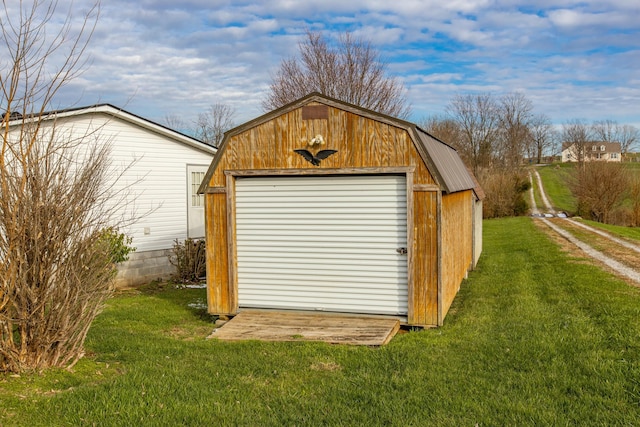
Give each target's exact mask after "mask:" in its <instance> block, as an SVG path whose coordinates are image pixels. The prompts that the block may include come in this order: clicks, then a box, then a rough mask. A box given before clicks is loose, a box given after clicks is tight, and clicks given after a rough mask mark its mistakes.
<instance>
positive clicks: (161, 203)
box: [43, 104, 216, 287]
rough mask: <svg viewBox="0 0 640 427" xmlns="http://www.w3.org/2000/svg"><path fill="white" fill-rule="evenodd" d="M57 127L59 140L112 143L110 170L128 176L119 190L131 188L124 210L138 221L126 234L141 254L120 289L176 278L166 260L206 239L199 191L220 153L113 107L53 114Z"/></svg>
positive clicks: (122, 275) (122, 273) (49, 118)
mask: <svg viewBox="0 0 640 427" xmlns="http://www.w3.org/2000/svg"><path fill="white" fill-rule="evenodd" d="M54 122H55V129H56V133H58V134H59V135H76V136H77V135H89V134H90V135H92V136H93V135H95V138H97V141H98V142H104V143H108V144H110V145H111V157H112V158H111V167H112V168H114V171H116V173H121V172H122V171H124V172H123V173H121V176H120V177H119V178H118V180H117V185H116V187H117V188H122V187H123V186H128V189H127V202H128V203H127V206H126V208H125V209H126V210H127V211H131V210H135V215H134V216H136V217H138V218H139V219H138V220H136V221H135V222H134V223H133V224H130V225H129V226H128V227H127V229H124V230H121V231H122V232H125V233H126V234H127V235H129V236H131V237H132V238H133V242H132V245H133V246H135V248H136V251H135V252H133V253H132V254H131V256H130V259H129V261H127V262H125V263H123V264H122V265H121V266H120V268H119V274H118V279H117V285H118V286H119V287H123V286H131V285H136V284H140V283H144V282H148V281H150V280H153V279H156V278H162V277H166V276H168V275H169V274H171V273H172V272H173V267H172V266H171V264H170V263H169V261H168V257H167V255H168V254H169V251H170V249H171V248H172V247H173V244H174V241H175V240H176V239H178V240H180V241H182V240H184V239H186V238H187V237H192V238H200V237H204V201H203V196H202V195H198V194H197V190H198V187H199V186H200V182H201V181H202V178H203V177H204V174H205V172H206V171H207V168H208V166H209V164H210V163H211V159H212V158H213V155H214V154H215V151H216V149H215V148H214V147H212V146H210V145H207V144H204V143H203V142H201V141H199V140H197V139H194V138H192V137H190V136H187V135H184V134H182V133H180V132H177V131H175V130H172V129H169V128H167V127H165V126H162V125H159V124H157V123H154V122H152V121H149V120H146V119H144V118H142V117H139V116H137V115H135V114H131V113H129V112H127V111H124V110H122V109H120V108H117V107H114V106H112V105H109V104H100V105H94V106H90V107H84V108H76V109H69V110H61V111H55V112H50V113H47V115H46V116H45V119H44V121H43V126H52V124H53V123H54ZM129 165H130V167H128V166H129ZM114 179H115V178H114ZM128 213H129V212H122V214H124V215H126V214H128Z"/></svg>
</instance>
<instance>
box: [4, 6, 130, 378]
mask: <svg viewBox="0 0 640 427" xmlns="http://www.w3.org/2000/svg"><path fill="white" fill-rule="evenodd" d="M3 5H4V13H3V16H2V19H0V29H1V31H2V36H3V37H2V41H1V42H0V51H1V53H2V61H1V62H0V106H1V107H2V108H3V110H4V111H5V112H4V114H2V116H1V117H0V119H1V123H0V132H1V133H2V143H1V144H2V148H1V150H2V153H0V196H1V197H0V371H12V372H20V371H25V370H41V369H44V368H47V367H51V366H60V367H64V366H71V365H73V364H74V363H75V362H76V361H77V360H79V359H80V358H81V357H82V356H83V354H84V350H83V345H84V341H85V337H86V335H87V332H88V330H89V328H90V325H91V323H92V321H93V319H94V318H95V316H96V315H97V314H98V312H99V311H100V309H101V307H102V305H103V303H104V301H105V299H106V298H107V297H108V296H109V295H110V294H111V292H112V289H113V286H112V283H113V278H114V274H115V263H114V260H115V259H116V258H114V256H116V257H118V256H119V255H118V254H114V253H113V250H114V248H113V246H112V245H111V243H110V239H109V238H106V239H105V238H104V236H105V234H104V233H105V231H104V230H105V229H109V227H115V226H117V221H116V222H114V217H115V213H116V212H120V210H119V207H120V205H119V203H120V202H122V200H124V195H123V193H122V190H117V189H116V188H115V184H114V183H115V182H117V179H118V176H111V174H112V173H114V171H113V169H111V168H110V164H109V145H108V144H105V141H103V140H101V138H99V135H98V134H99V131H87V132H84V133H82V134H74V133H73V132H63V131H61V130H60V129H59V128H58V126H57V120H56V117H55V116H54V115H51V114H47V113H45V111H46V110H47V108H48V107H49V106H50V105H51V104H52V102H53V99H54V97H55V94H56V93H57V92H58V91H59V89H60V88H61V87H62V86H64V85H65V84H66V83H68V82H69V81H70V80H71V79H73V78H74V77H75V76H77V74H78V72H80V71H81V70H80V69H79V68H81V66H82V65H83V62H82V56H83V53H84V51H85V49H86V47H87V43H88V39H89V36H90V34H91V32H92V24H94V23H95V20H97V8H94V9H92V10H91V11H89V13H88V14H87V15H85V16H84V18H83V20H81V21H80V22H81V28H80V31H79V32H76V33H73V32H72V25H71V24H72V17H71V14H70V12H69V13H68V14H67V17H66V21H65V22H64V25H62V27H61V29H60V30H59V32H57V33H55V34H51V33H49V34H46V36H45V33H46V28H47V23H48V22H50V21H52V20H53V19H54V16H56V17H57V15H56V12H55V9H56V3H55V2H53V3H49V2H47V3H41V2H40V1H37V0H36V1H33V2H24V3H23V2H20V4H19V6H18V8H17V9H16V8H14V9H9V8H8V6H7V5H6V3H4V2H3ZM16 11H17V12H16ZM0 13H1V12H0ZM14 13H18V15H19V16H15V15H13V14H14ZM115 230H116V229H115V228H111V232H112V233H116V235H117V231H115ZM121 254H122V253H120V255H121ZM125 255H126V254H125Z"/></svg>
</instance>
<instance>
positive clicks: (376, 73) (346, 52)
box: [262, 31, 410, 118]
mask: <svg viewBox="0 0 640 427" xmlns="http://www.w3.org/2000/svg"><path fill="white" fill-rule="evenodd" d="M298 48H299V53H298V56H297V57H292V58H288V59H285V60H283V61H282V62H281V64H280V68H279V69H278V71H277V72H276V74H275V75H274V76H273V77H272V82H271V85H270V87H269V93H268V94H267V97H266V99H265V100H264V101H263V103H262V106H263V108H264V109H265V110H266V111H269V110H273V109H276V108H279V107H281V106H283V105H285V104H287V103H289V102H292V101H294V100H296V99H298V98H300V97H302V96H305V95H307V94H309V93H311V92H320V93H322V94H324V95H327V96H330V97H332V98H336V99H340V100H342V101H345V102H349V103H352V104H355V105H359V106H361V107H364V108H368V109H370V110H374V111H377V112H380V113H384V114H388V115H391V116H394V117H399V118H406V117H408V116H409V113H410V107H409V105H408V103H407V99H406V95H405V88H404V85H403V84H402V83H401V82H400V81H399V80H398V79H396V78H393V77H389V76H388V75H387V64H386V63H385V62H384V61H383V60H382V59H381V57H380V54H379V52H378V51H377V50H376V49H374V48H373V47H372V46H371V44H370V43H369V42H368V41H365V40H363V39H360V38H356V37H354V36H353V35H352V34H351V33H349V32H345V33H343V34H342V35H341V36H340V38H339V40H338V44H337V46H335V47H333V46H330V45H329V43H328V41H327V40H326V39H325V38H324V36H323V35H322V33H320V32H312V31H307V33H306V37H305V38H304V40H303V41H301V42H300V43H299V45H298Z"/></svg>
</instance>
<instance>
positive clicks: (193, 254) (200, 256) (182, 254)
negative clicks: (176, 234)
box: [169, 238, 206, 283]
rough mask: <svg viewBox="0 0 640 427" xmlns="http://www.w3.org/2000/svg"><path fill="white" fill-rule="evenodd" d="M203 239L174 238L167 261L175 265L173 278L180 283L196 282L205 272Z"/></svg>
mask: <svg viewBox="0 0 640 427" xmlns="http://www.w3.org/2000/svg"><path fill="white" fill-rule="evenodd" d="M205 248H206V245H205V241H204V240H202V239H190V238H189V239H185V241H184V242H182V243H181V242H180V241H179V240H177V239H176V240H175V242H174V244H173V248H172V250H171V254H170V255H169V262H170V263H171V265H173V266H174V267H175V274H174V276H173V279H174V280H175V281H177V282H180V283H197V282H199V281H200V280H201V279H202V278H203V277H204V275H205V273H206V252H205Z"/></svg>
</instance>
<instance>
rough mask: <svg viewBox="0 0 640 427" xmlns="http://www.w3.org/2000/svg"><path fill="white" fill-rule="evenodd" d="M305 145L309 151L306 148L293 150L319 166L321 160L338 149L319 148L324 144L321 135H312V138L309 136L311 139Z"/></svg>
mask: <svg viewBox="0 0 640 427" xmlns="http://www.w3.org/2000/svg"><path fill="white" fill-rule="evenodd" d="M307 145H308V146H309V148H310V150H311V151H310V150H307V149H306V148H299V149H297V150H293V151H295V152H296V153H298V154H299V155H301V156H302V157H304V159H305V160H306V161H308V162H309V163H311V164H312V165H314V166H320V162H321V161H322V160H324V159H326V158H327V157H329V156H331V155H333V154H335V153H337V152H338V150H326V149H325V150H319V148H321V147H322V146H323V145H324V138H323V137H322V135H316V136H314V137H313V138H311V141H309V143H308V144H307ZM314 151H315V153H314Z"/></svg>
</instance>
